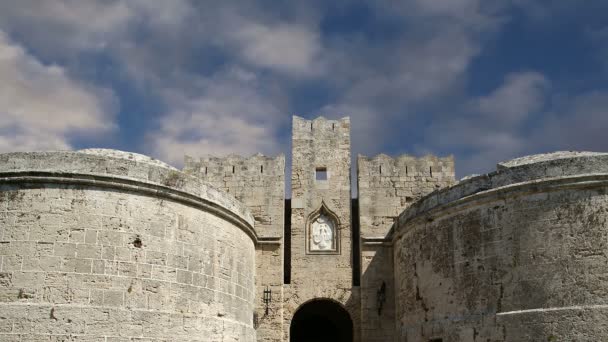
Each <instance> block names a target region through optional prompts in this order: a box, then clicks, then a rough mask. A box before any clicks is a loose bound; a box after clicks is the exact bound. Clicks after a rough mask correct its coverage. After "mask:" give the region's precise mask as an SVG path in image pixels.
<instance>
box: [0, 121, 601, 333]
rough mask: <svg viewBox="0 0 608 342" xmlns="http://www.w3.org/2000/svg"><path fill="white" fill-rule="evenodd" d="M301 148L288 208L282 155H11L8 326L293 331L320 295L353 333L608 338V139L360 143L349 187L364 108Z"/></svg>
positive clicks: (6, 223) (0, 192)
mask: <svg viewBox="0 0 608 342" xmlns="http://www.w3.org/2000/svg"><path fill="white" fill-rule="evenodd" d="M292 153H293V154H292V163H293V166H292V174H291V183H292V189H291V202H290V203H291V208H287V209H291V210H290V211H289V210H288V211H286V210H285V209H286V208H285V203H286V202H285V198H284V193H285V184H284V181H285V174H284V172H285V158H284V157H283V156H278V157H274V158H269V157H265V156H262V155H254V156H251V157H249V158H243V157H239V156H234V155H232V156H227V157H223V158H217V157H209V156H207V157H202V158H200V159H197V160H195V159H193V158H190V157H187V158H186V167H185V169H184V172H182V171H179V170H177V169H175V168H173V167H171V166H168V165H167V164H165V163H163V162H160V161H157V160H154V159H152V158H150V157H147V156H142V155H138V154H135V153H129V152H122V151H114V150H105V149H89V150H83V151H78V152H33V153H8V154H0V340H2V341H103V342H108V341H121V342H122V341H254V340H257V341H266V342H270V341H272V342H278V341H288V340H289V339H290V336H289V334H290V327H291V326H292V321H293V320H294V317H295V321H298V322H300V323H301V322H305V321H306V319H302V316H298V315H297V313H298V310H299V309H301V308H303V307H308V308H311V307H313V306H314V305H316V304H315V303H317V304H318V303H319V302H325V303H327V302H331V304H332V305H333V306H332V307H334V308H336V307H337V308H339V309H340V312H348V316H349V317H350V318H349V319H350V320H352V326H353V328H354V330H353V336H354V341H377V342H381V341H382V342H385V341H409V342H411V341H422V342H428V341H443V342H448V341H603V340H606V339H607V338H608V324H607V323H606V322H607V319H608V291H607V290H606V289H608V283H606V279H608V277H606V265H607V264H608V256H607V255H608V254H607V253H606V247H607V246H606V245H607V244H608V232H607V231H606V229H605V227H606V224H608V215H606V213H608V154H605V153H592V152H556V153H551V154H544V155H536V156H527V157H522V158H518V159H514V160H512V161H507V162H503V163H500V164H498V166H497V171H496V172H493V173H490V174H486V175H475V176H471V177H467V178H465V179H463V180H462V181H460V182H459V183H456V184H454V183H455V180H454V160H453V158H452V157H447V158H438V157H434V156H425V157H422V158H414V157H411V156H400V157H396V158H392V157H389V156H386V155H379V156H376V157H373V158H368V157H364V156H359V157H358V158H357V165H358V170H357V183H358V195H359V198H358V199H357V200H355V201H352V200H351V188H350V184H351V181H350V175H351V172H350V171H351V169H350V168H351V165H350V163H351V154H350V120H349V119H348V118H343V119H340V120H327V119H325V118H317V119H315V120H305V119H302V118H298V117H294V119H293V142H292ZM429 193H430V194H429ZM404 209H405V210H404ZM286 212H290V213H291V215H290V216H288V217H285V213H286ZM357 212H358V215H357ZM286 219H289V220H290V221H289V222H290V224H291V230H290V231H288V232H289V233H290V239H289V240H286V239H285V237H284V236H283V232H284V231H285V230H284V229H285V226H284V225H285V224H286ZM356 225H358V227H359V233H360V236H357V235H356V234H354V233H355V232H356V230H355V231H353V227H357V226H356ZM254 226H255V229H254ZM288 243H289V244H288ZM289 245H290V246H291V249H290V250H286V246H289ZM286 251H288V252H289V253H287V254H286V253H285V252H286ZM286 256H290V258H289V259H285V257H286ZM285 262H290V266H291V268H290V270H291V271H290V276H291V277H287V278H290V280H291V281H290V282H289V283H287V284H284V283H283V280H284V275H285V274H284V272H283V270H284V266H285V265H286V264H285ZM357 263H360V274H357V273H356V272H355V270H357V267H356V266H357ZM354 273H355V274H354ZM358 281H360V284H359V283H358ZM266 289H268V290H271V291H272V297H271V301H270V302H269V303H268V305H266V303H265V302H264V290H266ZM311 304H312V305H313V306H311ZM336 305H337V306H336ZM266 306H268V310H266ZM320 307H323V306H318V307H317V308H320ZM329 307H330V306H324V308H326V309H327V308H329ZM343 309H344V310H343ZM311 310H312V309H311ZM317 310H319V309H317ZM305 311H306V310H302V311H300V312H305ZM311 312H315V314H317V313H318V314H319V315H321V316H323V314H324V313H323V312H316V311H314V310H312V311H308V313H309V314H310V313H311ZM306 317H308V316H306ZM343 317H346V315H344V316H343ZM348 323H349V324H346V325H343V326H345V327H349V328H348V329H349V330H350V322H348ZM303 324H304V327H305V328H306V327H307V325H306V324H305V323H303ZM310 328H311V329H315V327H310ZM319 334H322V332H321V331H320V332H319Z"/></svg>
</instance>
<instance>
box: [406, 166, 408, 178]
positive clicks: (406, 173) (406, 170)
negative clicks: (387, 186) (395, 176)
mask: <svg viewBox="0 0 608 342" xmlns="http://www.w3.org/2000/svg"><path fill="white" fill-rule="evenodd" d="M407 174H408V170H407V165H406V166H405V175H406V176H407Z"/></svg>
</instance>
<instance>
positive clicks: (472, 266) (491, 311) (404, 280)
mask: <svg viewBox="0 0 608 342" xmlns="http://www.w3.org/2000/svg"><path fill="white" fill-rule="evenodd" d="M607 193H608V154H588V153H585V154H581V153H557V154H549V155H541V156H534V157H528V158H522V159H517V160H514V161H511V162H508V163H503V164H500V165H499V170H498V171H497V172H494V173H491V174H488V175H482V176H479V177H475V178H472V179H468V180H466V181H463V182H460V183H459V184H457V185H455V186H453V187H451V188H447V189H444V190H442V191H439V192H435V193H433V194H431V195H429V196H427V197H425V198H423V199H421V200H420V201H418V202H417V203H415V204H414V205H412V206H411V207H410V208H408V209H407V210H406V211H405V212H403V213H402V214H401V216H400V218H399V223H398V227H397V229H396V230H395V232H394V237H393V244H394V263H395V284H396V299H397V300H396V303H397V309H396V317H397V327H398V335H399V339H400V340H403V341H429V340H433V339H441V340H442V341H446V342H455V341H474V340H483V341H605V340H606V338H607V337H608V334H607V333H606V331H607V325H606V318H607V317H608V316H607V313H608V310H607V309H608V307H607V306H606V303H607V301H608V293H607V291H606V288H608V284H607V283H606V277H605V274H606V264H607V263H608V259H607V257H606V241H607V239H608V231H607V230H606V224H607V223H608V217H607V215H606V213H607V212H608V197H607V195H606V194H607Z"/></svg>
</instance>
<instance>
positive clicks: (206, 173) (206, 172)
mask: <svg viewBox="0 0 608 342" xmlns="http://www.w3.org/2000/svg"><path fill="white" fill-rule="evenodd" d="M205 174H207V167H206V166H205Z"/></svg>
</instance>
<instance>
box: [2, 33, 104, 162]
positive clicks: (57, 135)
mask: <svg viewBox="0 0 608 342" xmlns="http://www.w3.org/2000/svg"><path fill="white" fill-rule="evenodd" d="M0 79H2V82H0V150H3V151H15V150H48V149H67V148H70V143H69V135H70V134H78V133H84V132H86V133H88V134H93V135H94V134H96V133H101V132H106V131H108V130H110V129H111V128H113V127H114V126H113V121H112V116H111V112H112V101H113V98H112V95H111V93H109V92H107V91H104V90H101V89H96V88H93V87H91V86H87V85H84V84H82V83H79V82H76V81H74V80H72V79H70V78H69V77H68V76H67V75H66V72H65V70H64V69H63V68H61V67H59V66H55V65H49V66H47V65H43V64H41V63H40V62H39V61H38V60H37V59H36V58H34V57H33V56H31V55H29V54H28V53H27V52H26V51H24V50H23V48H22V47H20V46H18V45H16V44H15V43H13V42H11V41H9V39H8V38H7V37H6V35H5V34H4V33H2V32H1V31H0Z"/></svg>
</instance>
